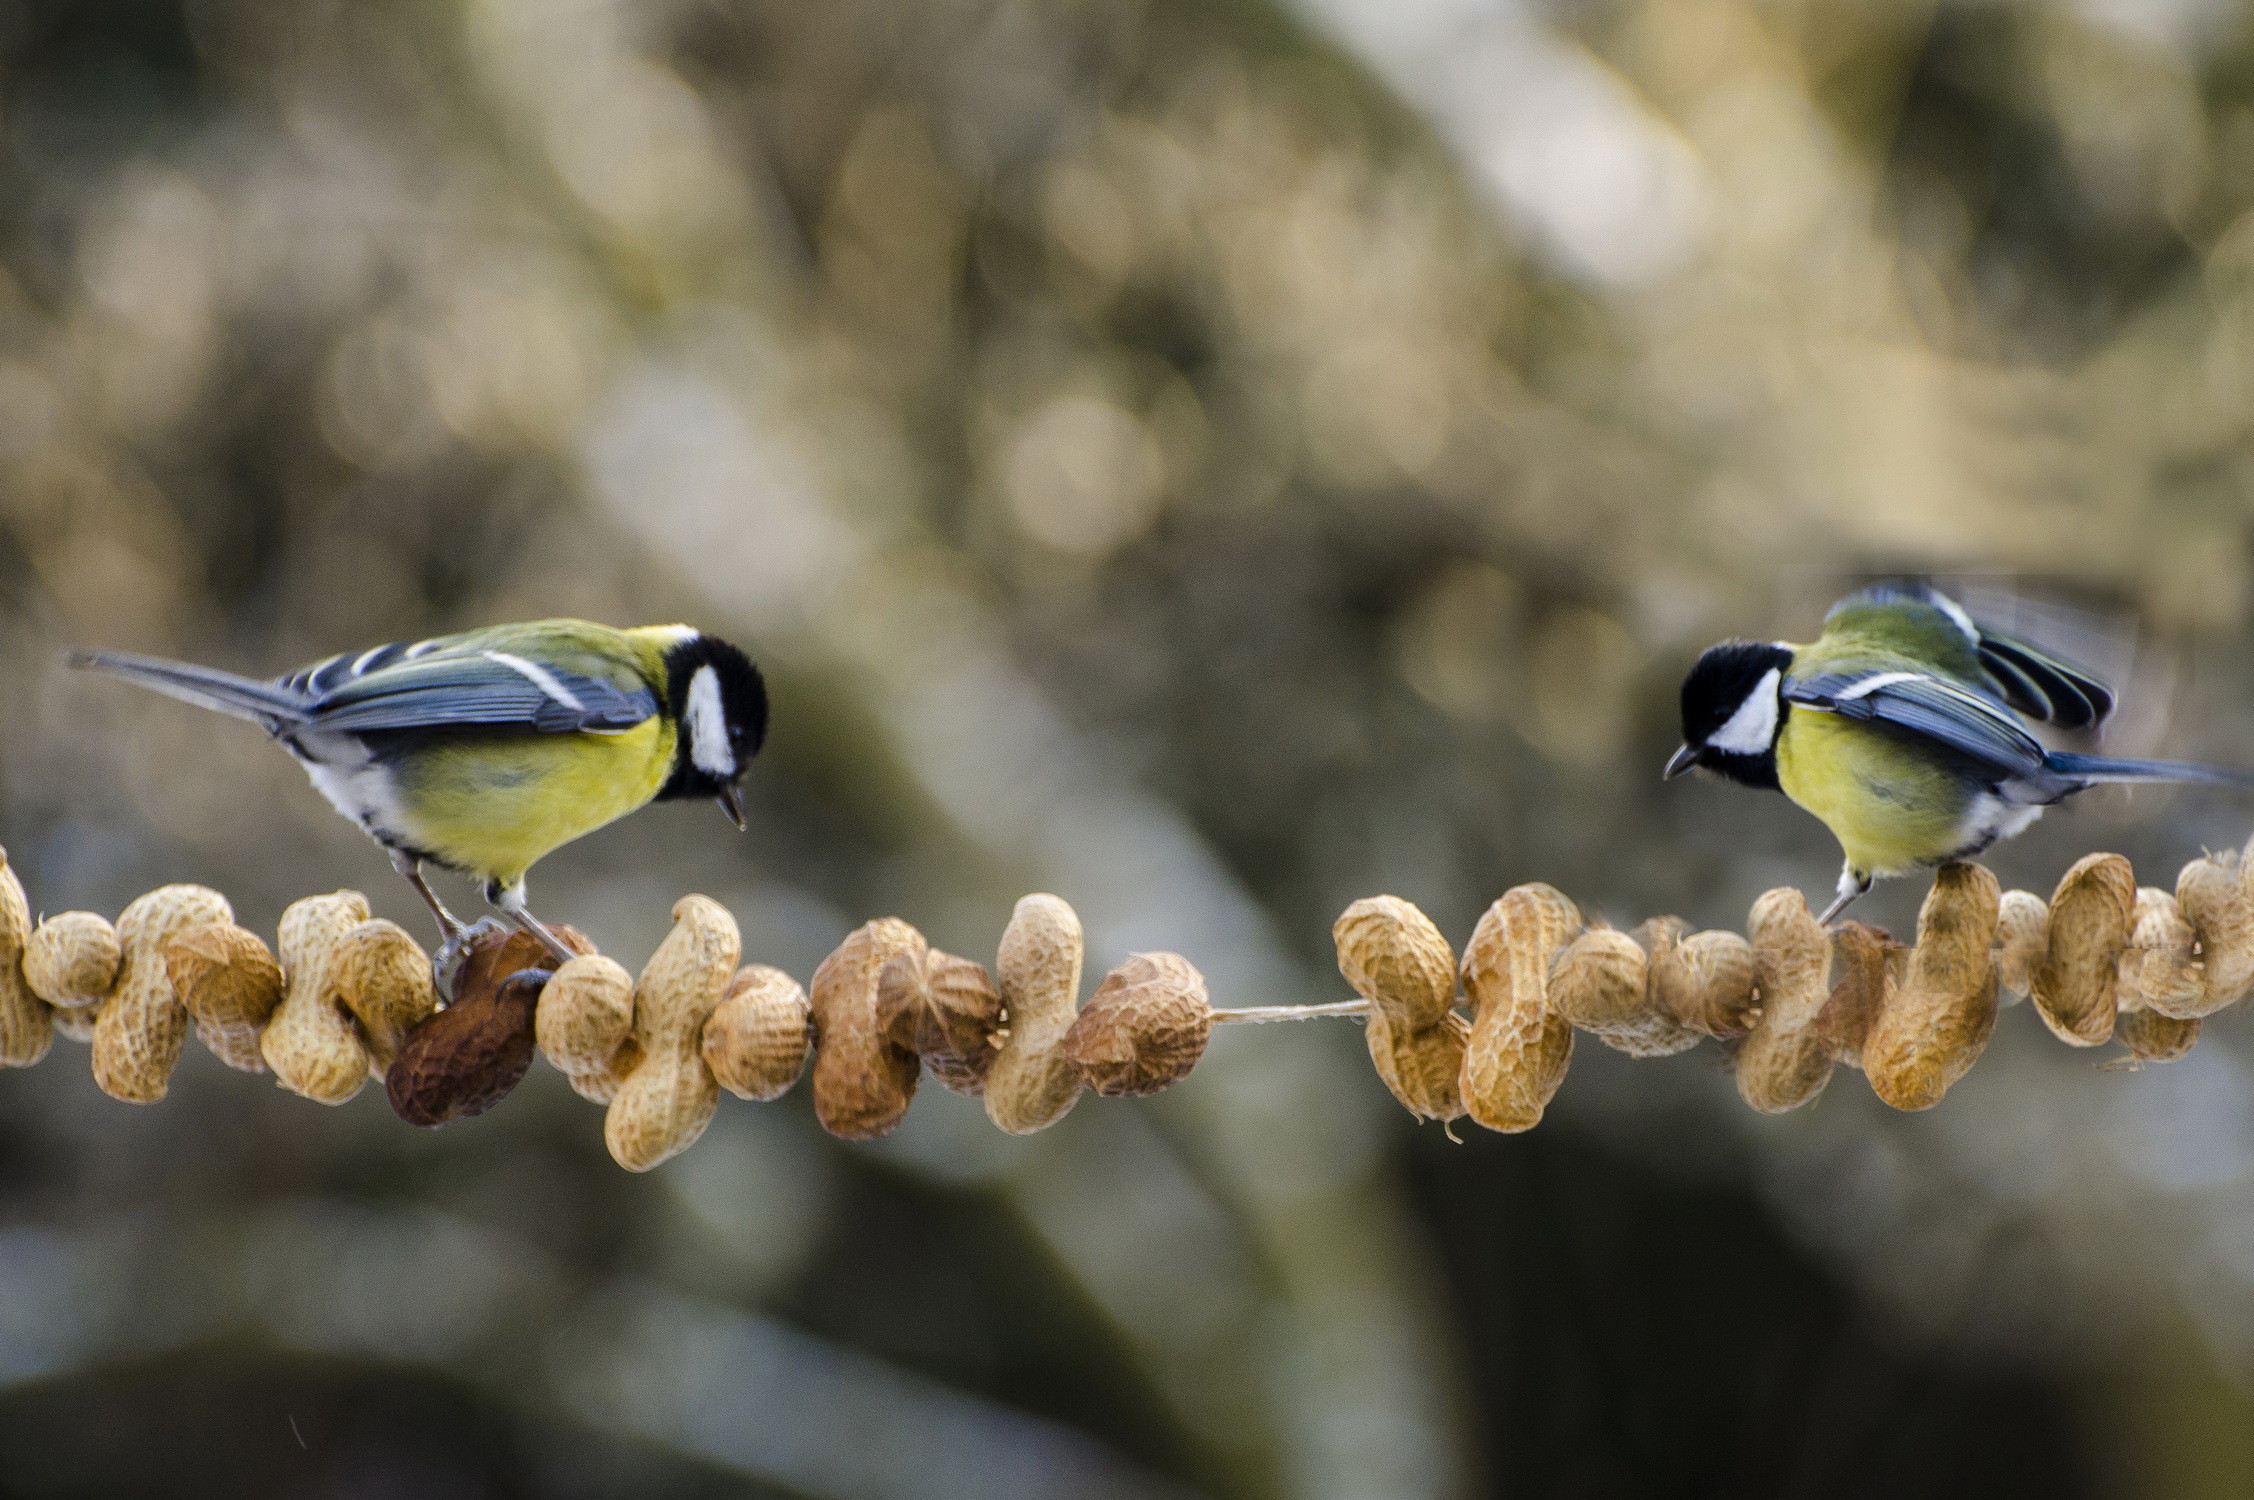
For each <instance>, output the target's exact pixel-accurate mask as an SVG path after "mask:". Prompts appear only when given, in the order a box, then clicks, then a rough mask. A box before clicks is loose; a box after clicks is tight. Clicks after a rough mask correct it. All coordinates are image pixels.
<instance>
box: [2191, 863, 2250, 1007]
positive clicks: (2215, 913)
mask: <svg viewBox="0 0 2254 1500" xmlns="http://www.w3.org/2000/svg"><path fill="white" fill-rule="evenodd" d="M2247 873H2248V869H2247V865H2246V861H2245V860H2244V858H2243V856H2240V855H2234V854H2216V855H2209V856H2207V857H2206V858H2204V859H2195V860H2193V861H2192V862H2191V863H2190V864H2188V865H2185V866H2184V868H2183V873H2182V874H2180V875H2178V876H2177V877H2176V904H2177V906H2178V907H2179V908H2180V909H2181V910H2182V912H2183V914H2184V918H2185V920H2187V921H2189V922H2190V923H2191V925H2192V930H2193V931H2194V932H2196V933H2197V934H2198V935H2199V957H2200V977H2201V990H2202V993H2201V995H2200V997H2199V999H2198V1001H2197V1002H2196V1004H2193V1005H2180V1006H2178V1007H2177V1011H2178V1013H2179V1014H2186V1015H2202V1016H2204V1015H2211V1014H2213V1013H2214V1012H2216V1011H2218V1010H2221V1009H2222V1008H2223V1007H2224V1006H2226V1005H2233V1004H2236V1003H2237V1002H2238V1001H2239V1000H2240V999H2242V998H2243V997H2244V996H2245V994H2246V991H2247V988H2248V986H2250V985H2254V902H2250V901H2249V900H2248V897H2247V891H2246V878H2247Z"/></svg>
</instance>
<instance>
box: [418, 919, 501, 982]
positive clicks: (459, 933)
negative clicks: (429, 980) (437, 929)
mask: <svg viewBox="0 0 2254 1500" xmlns="http://www.w3.org/2000/svg"><path fill="white" fill-rule="evenodd" d="M510 930H511V929H510V928H509V926H508V924H507V923H505V922H502V921H500V920H499V919H497V918H494V917H480V918H478V920H477V921H475V922H473V923H471V924H470V925H469V926H467V927H456V928H455V929H454V933H453V936H451V937H449V938H447V940H446V941H445V942H443V943H441V944H439V945H438V952H436V953H435V954H433V955H431V961H430V969H431V974H432V976H433V977H434V978H436V979H437V981H438V992H439V993H440V994H441V995H445V994H450V993H452V989H451V982H452V980H453V977H454V971H455V970H456V969H457V968H459V967H461V963H462V960H463V959H464V958H466V957H468V955H469V951H470V949H472V948H474V947H476V946H477V943H478V940H479V939H480V938H483V937H486V936H488V935H489V934H492V933H496V932H508V931H510Z"/></svg>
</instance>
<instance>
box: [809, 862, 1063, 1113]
mask: <svg viewBox="0 0 2254 1500" xmlns="http://www.w3.org/2000/svg"><path fill="white" fill-rule="evenodd" d="M1083 946H1084V945H1083V941H1082V937H1081V932H1080V918H1079V917H1078V916H1077V915H1076V914H1075V913H1074V912H1073V910H1072V908H1071V906H1070V905H1068V904H1067V903H1066V902H1065V901H1063V900H1062V899H1061V898H1059V897H1056V896H1051V895H1047V894H1036V895H1031V896H1027V897H1024V898H1023V899H1022V900H1020V901H1019V902H1018V903H1017V908H1016V910H1015V911H1013V912H1012V913H1011V914H1010V925H1009V926H1008V927H1007V928H1006V929H1004V931H1003V933H1002V942H1001V947H1000V949H999V951H997V952H996V954H995V955H994V979H995V987H996V988H997V989H998V990H999V991H1000V992H1001V996H1002V1018H1003V1022H1004V1024H1005V1025H1007V1026H1008V1028H1009V1035H1007V1036H1006V1037H1004V1038H1003V1039H1002V1047H1001V1051H1000V1052H999V1053H997V1054H996V1056H995V1058H994V1066H993V1067H991V1068H989V1069H987V1071H986V1118H988V1119H989V1120H992V1121H993V1122H994V1124H995V1126H996V1127H997V1128H999V1129H1001V1130H1003V1131H1005V1132H1007V1133H1008V1134H1010V1135H1031V1134H1032V1133H1033V1132H1034V1131H1036V1130H1046V1129H1047V1128H1048V1127H1049V1126H1051V1125H1054V1124H1055V1123H1056V1122H1057V1121H1059V1120H1061V1119H1063V1118H1064V1116H1065V1114H1066V1112H1067V1111H1069V1110H1070V1109H1071V1108H1072V1105H1073V1102H1074V1101H1075V1100H1077V1099H1078V1098H1079V1097H1080V1090H1081V1089H1082V1088H1083V1087H1085V1085H1084V1084H1082V1083H1081V1081H1080V1074H1079V1073H1078V1072H1077V1071H1076V1070H1075V1069H1074V1068H1073V1066H1072V1064H1071V1063H1070V1062H1068V1061H1067V1060H1066V1059H1065V1058H1064V1056H1063V1054H1062V1051H1061V1050H1060V1049H1061V1048H1062V1047H1063V1045H1064V1039H1065V1035H1066V1033H1068V1032H1069V1031H1071V1030H1072V1023H1073V1021H1074V1019H1075V1017H1076V1016H1077V1013H1078V1007H1079V1003H1080V964H1081V956H1082V952H1083ZM819 1016H820V1013H819V1010H818V1009H817V1012H816V1019H817V1020H819ZM896 1052H897V1049H895V1053H896ZM820 1076H821V1064H820V1062H819V1061H817V1062H816V1064H815V1078H816V1082H817V1084H819V1081H820ZM907 1088H908V1090H909V1091H910V1092H913V1090H914V1088H915V1079H914V1075H913V1074H910V1075H909V1076H908V1081H907ZM901 1108H902V1109H906V1108H907V1102H906V1100H905V1099H904V1098H903V1099H902V1101H901ZM894 1118H895V1119H897V1118H898V1116H895V1117H894ZM885 1128H886V1129H890V1128H891V1127H890V1126H889V1125H887V1126H886V1127H885Z"/></svg>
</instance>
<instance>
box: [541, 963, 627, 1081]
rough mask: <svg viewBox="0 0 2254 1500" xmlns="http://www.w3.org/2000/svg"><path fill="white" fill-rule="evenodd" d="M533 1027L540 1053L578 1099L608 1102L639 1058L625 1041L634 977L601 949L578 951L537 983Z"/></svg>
mask: <svg viewBox="0 0 2254 1500" xmlns="http://www.w3.org/2000/svg"><path fill="white" fill-rule="evenodd" d="M532 1030H533V1039H534V1041H535V1042H537V1043H538V1045H539V1049H540V1055H541V1056H543V1057H545V1058H547V1059H548V1062H549V1065H550V1066H552V1067H554V1068H555V1069H556V1071H558V1072H560V1073H562V1074H563V1075H564V1077H565V1078H566V1079H567V1080H569V1081H570V1083H571V1086H572V1088H573V1089H574V1090H575V1091H576V1092H577V1093H578V1094H579V1095H580V1097H581V1098H584V1099H591V1100H593V1101H594V1102H595V1103H597V1104H608V1103H610V1101H611V1100H612V1099H614V1098H616V1097H617V1095H618V1086H619V1085H620V1084H621V1083H624V1082H625V1081H626V1075H627V1074H628V1073H630V1072H632V1071H633V1064H634V1063H636V1062H639V1061H640V1060H641V1057H640V1054H639V1053H636V1052H635V1051H634V1050H633V1049H632V1047H631V1046H630V1042H631V1039H632V1037H633V1034H634V976H633V975H631V974H629V973H627V972H626V970H625V969H624V968H623V967H622V966H621V965H620V964H619V963H618V961H617V960H616V959H611V958H606V957H604V956H603V955H602V954H600V953H583V954H581V955H579V956H578V957H577V958H574V959H572V960H571V961H570V962H568V963H566V964H564V965H563V966H561V967H560V968H558V969H557V970H556V972H555V977H554V978H552V979H550V980H549V981H548V982H547V984H546V985H545V986H543V987H542V989H541V991H540V1003H539V1005H538V1007H537V1008H536V1010H535V1012H534V1015H533V1028H532ZM622 1057H623V1060H624V1062H625V1066H623V1067H621V1066H620V1062H621V1060H622Z"/></svg>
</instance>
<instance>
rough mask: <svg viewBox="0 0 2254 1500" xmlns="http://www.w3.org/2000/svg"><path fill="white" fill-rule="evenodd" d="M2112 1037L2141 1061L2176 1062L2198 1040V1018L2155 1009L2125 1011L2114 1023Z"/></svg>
mask: <svg viewBox="0 0 2254 1500" xmlns="http://www.w3.org/2000/svg"><path fill="white" fill-rule="evenodd" d="M2113 1040H2115V1041H2117V1042H2119V1043H2120V1044H2121V1045H2122V1046H2124V1047H2127V1048H2128V1049H2129V1052H2130V1055H2131V1056H2133V1057H2135V1058H2136V1059H2137V1061H2138V1062H2174V1061H2175V1060H2176V1059H2177V1058H2179V1057H2182V1056H2183V1055H2184V1054H2185V1053H2187V1052H2189V1051H2190V1050H2191V1049H2192V1047H2193V1046H2194V1044H2196V1043H2197V1042H2198V1041H2199V1018H2198V1017H2197V1016H2192V1017H2188V1018H2183V1017H2176V1016H2169V1015H2163V1014H2162V1013H2161V1012H2159V1011H2157V1010H2152V1009H2143V1010H2125V1011H2123V1012H2121V1014H2120V1016H2119V1017H2118V1018H2117V1019H2116V1020H2115V1021H2114V1023H2113Z"/></svg>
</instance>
